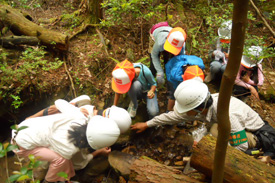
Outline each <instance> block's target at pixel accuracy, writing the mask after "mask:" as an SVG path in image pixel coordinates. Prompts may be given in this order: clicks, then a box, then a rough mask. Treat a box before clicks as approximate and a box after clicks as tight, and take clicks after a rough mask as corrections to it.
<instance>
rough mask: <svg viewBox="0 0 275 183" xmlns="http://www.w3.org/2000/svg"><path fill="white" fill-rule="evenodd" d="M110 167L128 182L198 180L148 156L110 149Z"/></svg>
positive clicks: (193, 181)
mask: <svg viewBox="0 0 275 183" xmlns="http://www.w3.org/2000/svg"><path fill="white" fill-rule="evenodd" d="M108 160H109V163H110V165H111V167H112V168H114V169H115V170H116V171H117V172H119V173H120V174H121V175H122V176H123V177H124V178H126V179H127V180H129V181H128V182H129V183H131V182H147V183H153V182H154V183H155V182H174V183H177V182H187V183H191V182H192V183H195V182H200V181H198V180H196V179H194V178H191V177H188V176H186V175H183V174H182V171H179V170H177V169H175V168H172V167H169V166H166V165H163V164H161V163H158V162H156V161H155V160H153V159H150V158H148V157H145V156H142V157H139V158H137V157H135V156H133V155H130V154H127V153H123V152H119V151H112V152H111V153H110V154H109V157H108Z"/></svg>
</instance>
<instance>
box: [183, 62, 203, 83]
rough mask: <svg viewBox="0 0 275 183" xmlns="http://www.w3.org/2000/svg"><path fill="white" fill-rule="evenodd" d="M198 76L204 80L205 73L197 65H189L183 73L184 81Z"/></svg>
mask: <svg viewBox="0 0 275 183" xmlns="http://www.w3.org/2000/svg"><path fill="white" fill-rule="evenodd" d="M195 77H198V78H200V79H202V81H204V73H203V71H202V70H201V68H199V66H197V65H192V66H188V67H187V68H186V70H185V72H184V74H183V77H182V78H183V81H186V80H188V79H193V78H195Z"/></svg>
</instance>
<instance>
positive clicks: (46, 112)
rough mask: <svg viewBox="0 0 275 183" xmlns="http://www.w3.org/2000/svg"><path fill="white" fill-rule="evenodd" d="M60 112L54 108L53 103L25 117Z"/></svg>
mask: <svg viewBox="0 0 275 183" xmlns="http://www.w3.org/2000/svg"><path fill="white" fill-rule="evenodd" d="M57 113H60V111H59V110H58V109H57V108H56V106H55V105H51V106H49V107H47V108H45V109H42V110H41V111H39V112H37V113H35V114H34V115H32V116H29V117H27V118H26V119H29V118H35V117H41V116H47V115H51V114H57Z"/></svg>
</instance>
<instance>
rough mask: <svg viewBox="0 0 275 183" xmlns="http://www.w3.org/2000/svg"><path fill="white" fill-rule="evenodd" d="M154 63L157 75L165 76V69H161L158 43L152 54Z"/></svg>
mask: <svg viewBox="0 0 275 183" xmlns="http://www.w3.org/2000/svg"><path fill="white" fill-rule="evenodd" d="M151 57H152V62H153V64H154V67H155V69H156V71H157V74H162V75H164V72H163V69H162V67H161V63H160V48H159V45H158V43H155V44H154V46H153V49H152V52H151Z"/></svg>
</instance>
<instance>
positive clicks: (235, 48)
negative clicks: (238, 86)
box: [212, 0, 248, 183]
mask: <svg viewBox="0 0 275 183" xmlns="http://www.w3.org/2000/svg"><path fill="white" fill-rule="evenodd" d="M247 11H248V0H235V1H234V9H233V21H232V22H233V25H232V36H231V45H230V54H229V61H228V63H227V66H226V70H225V72H224V74H223V77H222V82H221V87H220V94H219V100H218V111H217V114H218V115H217V119H218V122H219V125H218V140H217V145H216V149H215V158H214V170H213V175H212V182H215V183H221V182H222V180H223V172H224V161H225V156H226V148H227V146H228V145H227V144H228V139H229V135H230V131H231V128H230V121H229V114H228V113H229V103H230V97H231V94H232V89H233V85H234V81H235V78H236V76H237V73H238V70H239V67H240V62H241V57H242V53H243V45H244V36H245V28H246V22H247Z"/></svg>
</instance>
